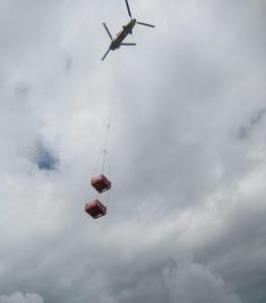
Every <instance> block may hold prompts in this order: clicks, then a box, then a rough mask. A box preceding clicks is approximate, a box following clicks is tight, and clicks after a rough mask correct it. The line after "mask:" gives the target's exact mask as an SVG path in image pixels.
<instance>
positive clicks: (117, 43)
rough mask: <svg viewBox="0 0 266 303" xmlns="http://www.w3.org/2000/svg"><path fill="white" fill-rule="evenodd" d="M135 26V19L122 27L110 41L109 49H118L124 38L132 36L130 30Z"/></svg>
mask: <svg viewBox="0 0 266 303" xmlns="http://www.w3.org/2000/svg"><path fill="white" fill-rule="evenodd" d="M135 25H136V19H132V20H130V21H129V22H128V23H127V24H125V25H123V29H122V31H121V32H119V33H118V34H117V35H116V38H115V39H113V40H112V42H111V45H110V49H111V50H115V49H117V48H119V47H120V45H121V44H122V43H123V41H124V40H125V38H126V37H127V36H128V35H129V34H132V30H133V28H134V26H135Z"/></svg>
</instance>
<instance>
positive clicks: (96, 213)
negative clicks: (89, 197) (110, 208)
mask: <svg viewBox="0 0 266 303" xmlns="http://www.w3.org/2000/svg"><path fill="white" fill-rule="evenodd" d="M106 210H107V208H106V207H105V206H104V205H103V204H102V203H101V202H100V201H99V200H93V201H91V202H89V203H87V204H85V211H86V213H88V214H89V215H90V216H92V217H93V218H94V219H97V218H100V217H103V216H105V215H106Z"/></svg>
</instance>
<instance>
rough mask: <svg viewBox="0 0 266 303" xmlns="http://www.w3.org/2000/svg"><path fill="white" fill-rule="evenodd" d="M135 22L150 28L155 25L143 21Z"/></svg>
mask: <svg viewBox="0 0 266 303" xmlns="http://www.w3.org/2000/svg"><path fill="white" fill-rule="evenodd" d="M136 23H137V24H140V25H144V26H148V27H152V28H154V27H155V25H152V24H148V23H144V22H139V21H137V22H136Z"/></svg>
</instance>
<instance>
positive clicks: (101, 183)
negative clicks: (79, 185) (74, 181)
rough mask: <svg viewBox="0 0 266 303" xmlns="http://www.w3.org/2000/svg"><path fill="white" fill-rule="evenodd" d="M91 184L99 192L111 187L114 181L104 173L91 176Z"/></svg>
mask: <svg viewBox="0 0 266 303" xmlns="http://www.w3.org/2000/svg"><path fill="white" fill-rule="evenodd" d="M91 186H92V187H94V188H95V189H96V190H97V191H98V192H99V193H103V192H104V191H107V190H109V189H111V186H112V183H111V182H110V181H109V180H108V179H107V178H106V177H105V176H104V175H103V174H101V175H99V176H95V177H92V178H91Z"/></svg>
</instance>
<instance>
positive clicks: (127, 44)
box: [120, 43, 137, 46]
mask: <svg viewBox="0 0 266 303" xmlns="http://www.w3.org/2000/svg"><path fill="white" fill-rule="evenodd" d="M120 45H124V46H136V45H137V43H121V44H120Z"/></svg>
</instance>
